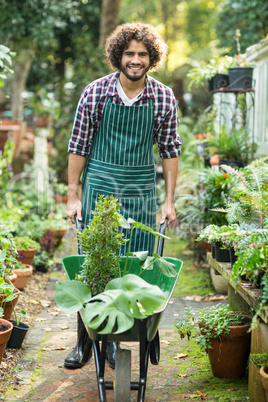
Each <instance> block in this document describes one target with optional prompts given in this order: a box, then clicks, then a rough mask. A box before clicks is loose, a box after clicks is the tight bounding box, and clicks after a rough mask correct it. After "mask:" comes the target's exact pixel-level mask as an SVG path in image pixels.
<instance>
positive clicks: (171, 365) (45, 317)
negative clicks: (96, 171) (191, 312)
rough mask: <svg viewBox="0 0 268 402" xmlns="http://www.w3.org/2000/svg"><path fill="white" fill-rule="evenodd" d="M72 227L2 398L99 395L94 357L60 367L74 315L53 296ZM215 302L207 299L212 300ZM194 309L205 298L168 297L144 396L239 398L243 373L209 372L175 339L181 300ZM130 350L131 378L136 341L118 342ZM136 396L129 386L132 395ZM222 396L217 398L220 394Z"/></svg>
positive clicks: (50, 401)
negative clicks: (233, 376) (13, 381)
mask: <svg viewBox="0 0 268 402" xmlns="http://www.w3.org/2000/svg"><path fill="white" fill-rule="evenodd" d="M75 237H76V236H75V230H74V228H73V227H70V228H69V230H68V231H67V233H66V235H65V238H64V240H63V246H62V247H61V249H60V250H59V251H58V253H57V254H56V255H55V261H54V266H53V269H52V271H51V273H50V279H49V282H48V286H47V289H46V298H47V300H48V306H47V307H44V308H43V310H42V311H41V313H40V315H39V316H38V318H37V319H36V321H35V322H34V325H33V326H32V327H31V329H30V331H29V333H28V336H27V338H26V340H25V343H24V353H23V355H22V357H21V359H20V360H19V361H18V365H17V369H18V370H19V375H20V377H21V379H22V380H21V382H20V385H19V386H14V388H13V389H9V390H8V392H7V393H6V395H5V397H4V398H5V399H4V400H5V401H21V402H22V401H23V402H28V401H44V402H56V401H59V400H60V401H62V402H70V401H75V402H76V401H90V402H94V401H99V398H98V390H97V386H96V374H95V363H94V359H93V358H91V359H90V361H89V363H88V364H86V365H85V366H84V367H82V368H81V369H76V370H70V369H66V368H65V367H64V364H63V362H64V358H65V357H66V355H67V354H68V353H69V352H70V350H71V349H72V347H73V346H74V345H75V342H76V316H75V315H73V316H69V315H67V314H65V313H63V312H60V311H59V310H58V308H57V306H56V305H55V302H54V289H55V284H56V282H57V281H58V280H61V279H62V278H63V277H64V273H63V269H62V266H61V263H60V261H61V258H62V257H63V256H64V255H71V254H76V240H75ZM213 303H216V302H210V303H209V305H212V304H213ZM189 305H190V306H191V307H192V308H193V309H200V308H202V307H204V306H207V305H208V303H207V302H195V301H193V300H182V299H180V298H178V297H172V299H171V302H170V304H169V305H168V307H167V308H166V310H165V313H164V314H163V318H162V321H161V323H160V327H159V333H160V347H161V360H160V365H159V366H153V365H151V364H149V368H148V377H147V387H146V399H145V400H146V402H158V401H159V402H160V401H161V402H163V401H172V402H176V401H179V400H192V399H197V400H207V401H221V400H222V401H223V400H224V401H234V400H235V401H245V400H247V399H248V396H247V379H243V380H236V381H231V380H220V379H215V378H214V377H213V376H212V373H211V369H210V365H209V362H208V358H207V356H206V355H205V354H204V353H200V352H199V350H198V348H197V347H196V346H195V342H194V341H193V340H190V341H187V340H185V339H184V340H181V339H179V336H178V334H177V332H176V330H175V329H174V321H175V320H176V317H177V316H178V315H180V316H182V315H183V312H184V308H185V306H189ZM123 347H126V348H130V349H131V351H132V366H131V367H132V371H131V374H132V380H134V381H135V380H137V378H138V370H139V361H138V344H137V343H128V344H125V343H124V344H123ZM105 378H106V379H107V380H112V379H113V378H114V371H113V370H112V369H110V368H109V367H108V366H107V369H106V371H105ZM136 398H137V392H136V391H133V393H132V399H131V400H132V401H135V400H136ZM222 398H223V399H222ZM107 401H108V402H109V401H113V391H107Z"/></svg>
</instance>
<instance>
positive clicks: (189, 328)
mask: <svg viewBox="0 0 268 402" xmlns="http://www.w3.org/2000/svg"><path fill="white" fill-rule="evenodd" d="M184 312H185V314H184V316H183V317H182V318H179V319H178V321H176V322H174V325H175V328H176V329H177V330H178V333H179V335H180V338H181V339H184V338H185V337H186V336H187V338H188V340H189V339H190V337H191V335H192V332H193V330H194V328H195V321H194V317H193V316H194V312H193V310H192V309H191V307H185V310H184Z"/></svg>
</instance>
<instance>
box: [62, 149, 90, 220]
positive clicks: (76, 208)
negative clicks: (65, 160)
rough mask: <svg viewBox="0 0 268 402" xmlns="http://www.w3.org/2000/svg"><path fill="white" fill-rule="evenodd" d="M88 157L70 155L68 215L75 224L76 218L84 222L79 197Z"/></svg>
mask: <svg viewBox="0 0 268 402" xmlns="http://www.w3.org/2000/svg"><path fill="white" fill-rule="evenodd" d="M85 162H86V157H85V156H81V155H76V154H72V153H70V154H69V164H68V202H67V207H66V214H67V216H68V217H69V218H70V219H71V221H72V223H75V222H74V216H75V214H77V218H78V219H79V220H80V221H81V220H82V203H81V201H80V200H79V197H78V189H79V181H80V176H81V173H82V171H83V169H84V166H85Z"/></svg>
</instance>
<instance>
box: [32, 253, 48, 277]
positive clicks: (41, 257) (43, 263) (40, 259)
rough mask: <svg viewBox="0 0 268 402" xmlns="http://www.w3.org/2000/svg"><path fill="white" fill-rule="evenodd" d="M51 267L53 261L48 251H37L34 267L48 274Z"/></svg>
mask: <svg viewBox="0 0 268 402" xmlns="http://www.w3.org/2000/svg"><path fill="white" fill-rule="evenodd" d="M50 265H51V259H50V257H49V255H48V253H47V252H46V251H37V253H36V254H35V256H34V258H33V266H34V267H35V268H36V269H37V270H42V271H43V272H47V271H48V269H49V267H50ZM38 268H39V269H38Z"/></svg>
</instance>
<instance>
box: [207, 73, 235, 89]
mask: <svg viewBox="0 0 268 402" xmlns="http://www.w3.org/2000/svg"><path fill="white" fill-rule="evenodd" d="M229 84H230V81H229V75H228V74H215V75H214V77H212V78H211V80H209V82H208V89H209V91H210V92H212V91H219V90H220V89H221V88H226V87H228V86H229Z"/></svg>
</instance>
